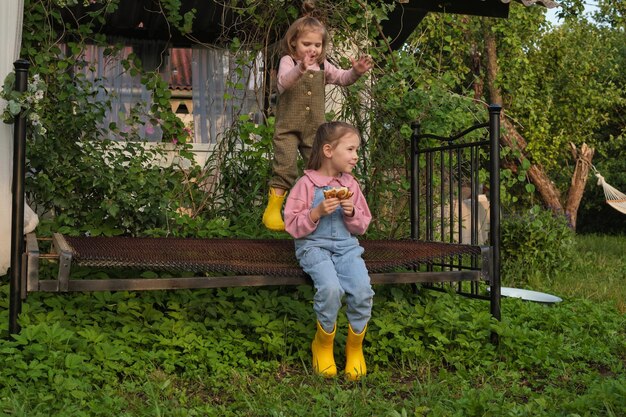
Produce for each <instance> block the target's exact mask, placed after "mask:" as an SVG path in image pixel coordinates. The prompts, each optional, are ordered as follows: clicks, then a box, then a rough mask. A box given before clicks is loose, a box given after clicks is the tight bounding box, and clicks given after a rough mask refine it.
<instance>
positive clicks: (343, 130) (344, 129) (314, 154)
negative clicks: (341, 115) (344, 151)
mask: <svg viewBox="0 0 626 417" xmlns="http://www.w3.org/2000/svg"><path fill="white" fill-rule="evenodd" d="M348 133H354V134H355V135H357V136H358V137H359V138H360V137H361V135H360V133H359V130H358V129H357V128H356V127H354V126H352V125H351V124H350V123H346V122H327V123H322V124H321V125H320V127H318V128H317V132H315V139H314V140H313V147H312V149H311V157H310V158H309V163H308V164H307V169H320V168H321V166H322V161H323V160H324V145H330V146H331V147H332V148H333V149H334V148H335V146H337V143H338V142H339V139H341V138H342V137H344V136H345V135H346V134H348Z"/></svg>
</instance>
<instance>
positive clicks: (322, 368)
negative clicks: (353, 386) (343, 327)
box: [311, 321, 337, 378]
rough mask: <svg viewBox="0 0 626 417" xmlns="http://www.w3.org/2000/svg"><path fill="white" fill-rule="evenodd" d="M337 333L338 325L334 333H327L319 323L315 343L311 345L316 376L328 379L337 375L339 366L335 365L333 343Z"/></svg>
mask: <svg viewBox="0 0 626 417" xmlns="http://www.w3.org/2000/svg"><path fill="white" fill-rule="evenodd" d="M336 331H337V325H335V328H334V329H333V332H332V333H326V331H324V329H323V328H322V326H321V325H320V322H319V321H318V322H317V332H316V333H315V337H314V338H313V343H311V351H312V352H313V370H314V371H315V373H316V374H319V375H322V376H324V377H326V378H330V377H333V376H335V375H337V365H335V357H334V355H333V342H334V340H335V332H336Z"/></svg>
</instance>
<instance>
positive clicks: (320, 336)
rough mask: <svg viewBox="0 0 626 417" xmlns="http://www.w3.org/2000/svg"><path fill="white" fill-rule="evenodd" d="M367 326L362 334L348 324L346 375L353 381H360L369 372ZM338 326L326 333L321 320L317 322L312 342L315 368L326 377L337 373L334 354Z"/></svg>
mask: <svg viewBox="0 0 626 417" xmlns="http://www.w3.org/2000/svg"><path fill="white" fill-rule="evenodd" d="M366 330H367V326H365V329H363V331H362V332H361V333H360V334H356V333H354V330H352V326H350V325H348V338H347V339H346V369H345V373H346V377H347V378H348V379H349V380H351V381H358V380H359V379H360V378H361V377H363V376H365V374H366V373H367V366H366V365H365V357H364V356H363V339H364V338H365V331H366ZM336 332H337V326H336V325H335V328H334V329H333V332H332V333H326V331H325V330H324V329H323V328H322V326H321V325H320V323H319V321H318V322H317V332H316V333H315V337H314V338H313V343H311V351H312V352H313V370H314V371H315V373H317V374H320V375H322V376H324V377H326V378H330V377H333V376H335V375H337V365H335V357H334V355H333V342H334V340H335V333H336Z"/></svg>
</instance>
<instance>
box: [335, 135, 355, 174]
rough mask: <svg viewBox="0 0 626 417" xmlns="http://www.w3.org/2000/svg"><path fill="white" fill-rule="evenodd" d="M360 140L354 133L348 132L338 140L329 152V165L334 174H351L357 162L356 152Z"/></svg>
mask: <svg viewBox="0 0 626 417" xmlns="http://www.w3.org/2000/svg"><path fill="white" fill-rule="evenodd" d="M360 145H361V139H360V138H359V136H358V135H357V134H356V133H354V132H348V133H346V134H345V135H343V136H342V137H341V139H339V141H338V142H337V146H335V148H334V149H331V150H330V163H331V167H332V169H333V171H335V174H340V173H342V172H345V173H348V174H349V173H351V172H352V170H354V168H355V167H356V164H357V162H358V161H359V155H358V150H359V147H360Z"/></svg>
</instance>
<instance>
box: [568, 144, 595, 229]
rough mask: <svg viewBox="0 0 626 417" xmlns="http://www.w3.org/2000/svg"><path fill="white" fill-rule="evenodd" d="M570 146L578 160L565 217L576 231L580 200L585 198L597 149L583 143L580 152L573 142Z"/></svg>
mask: <svg viewBox="0 0 626 417" xmlns="http://www.w3.org/2000/svg"><path fill="white" fill-rule="evenodd" d="M570 146H571V149H572V155H573V156H574V159H575V160H576V168H575V169H574V175H573V176H572V185H571V186H570V188H569V193H568V194H567V202H566V203H565V215H566V216H567V219H568V221H569V224H570V226H571V227H572V229H574V230H576V218H577V214H578V207H579V206H580V200H582V198H583V193H584V191H585V185H587V179H588V178H589V168H590V167H591V160H592V159H593V154H594V152H595V149H593V148H590V147H589V146H587V144H586V143H583V145H582V147H581V148H580V152H579V151H578V150H577V149H576V145H574V144H573V143H571V142H570Z"/></svg>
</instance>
